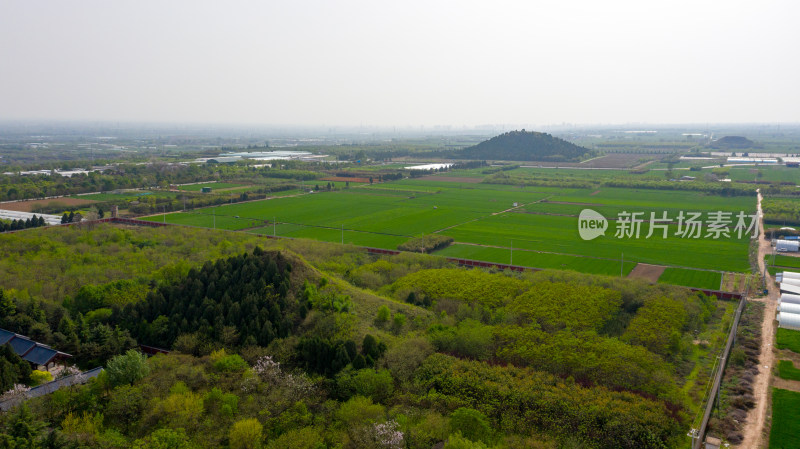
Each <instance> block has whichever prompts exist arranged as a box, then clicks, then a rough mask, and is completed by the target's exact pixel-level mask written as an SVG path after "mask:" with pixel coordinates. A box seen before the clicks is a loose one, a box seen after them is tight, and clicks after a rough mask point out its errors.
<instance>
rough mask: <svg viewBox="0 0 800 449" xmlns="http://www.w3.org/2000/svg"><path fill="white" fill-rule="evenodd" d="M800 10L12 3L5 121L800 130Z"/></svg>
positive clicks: (1, 31) (3, 32) (1, 92)
mask: <svg viewBox="0 0 800 449" xmlns="http://www.w3.org/2000/svg"><path fill="white" fill-rule="evenodd" d="M798 17H800V2H797V1H794V0H787V1H769V0H767V1H761V2H757V1H754V0H749V1H746V2H744V1H730V0H726V1H719V0H715V1H697V0H695V1H642V0H635V1H598V0H589V1H482V2H471V1H464V0H459V1H431V0H427V1H409V0H403V1H392V2H387V1H381V0H369V1H302V0H301V1H297V0H291V1H290V0H287V1H198V0H188V1H174V0H169V1H163V0H159V1H143V0H136V1H127V0H113V1H109V0H102V1H81V0H75V1H64V0H53V1H47V0H42V1H33V0H31V1H28V0H0V119H74V120H83V119H89V120H114V121H129V120H130V121H148V122H153V121H171V122H216V123H248V124H249V123H254V124H300V125H359V124H364V125H390V126H391V125H396V126H406V125H413V126H416V125H448V124H449V125H477V124H502V123H506V124H508V123H530V124H541V125H544V124H554V123H561V122H569V123H583V124H585V123H626V122H649V123H662V122H668V123H687V122H700V123H706V122H712V123H721V122H776V121H780V122H800V56H799V55H800V25H798Z"/></svg>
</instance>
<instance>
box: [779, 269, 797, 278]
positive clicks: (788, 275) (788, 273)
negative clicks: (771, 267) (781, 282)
mask: <svg viewBox="0 0 800 449" xmlns="http://www.w3.org/2000/svg"><path fill="white" fill-rule="evenodd" d="M781 274H782V275H783V278H784V279H800V273H795V272H794V271H784V272H783V273H781Z"/></svg>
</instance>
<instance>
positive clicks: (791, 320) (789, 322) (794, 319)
mask: <svg viewBox="0 0 800 449" xmlns="http://www.w3.org/2000/svg"><path fill="white" fill-rule="evenodd" d="M777 319H778V327H782V328H785V329H796V330H800V314H797V313H785V312H778V318H777Z"/></svg>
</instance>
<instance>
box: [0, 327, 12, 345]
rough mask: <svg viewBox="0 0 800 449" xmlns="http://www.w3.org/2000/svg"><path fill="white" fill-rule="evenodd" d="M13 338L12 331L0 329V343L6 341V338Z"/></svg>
mask: <svg viewBox="0 0 800 449" xmlns="http://www.w3.org/2000/svg"><path fill="white" fill-rule="evenodd" d="M12 338H14V333H13V332H9V331H7V330H5V329H0V345H4V344H6V343H8V340H11V339H12Z"/></svg>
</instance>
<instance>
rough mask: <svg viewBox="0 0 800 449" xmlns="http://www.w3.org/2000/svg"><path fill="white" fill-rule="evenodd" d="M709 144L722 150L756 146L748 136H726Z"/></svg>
mask: <svg viewBox="0 0 800 449" xmlns="http://www.w3.org/2000/svg"><path fill="white" fill-rule="evenodd" d="M708 146H709V147H711V148H716V149H720V150H735V149H743V148H754V147H755V146H756V144H755V142H753V141H752V140H750V139H748V138H747V137H743V136H725V137H723V138H721V139H718V140H715V141H713V142H711V143H710V144H709V145H708Z"/></svg>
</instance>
